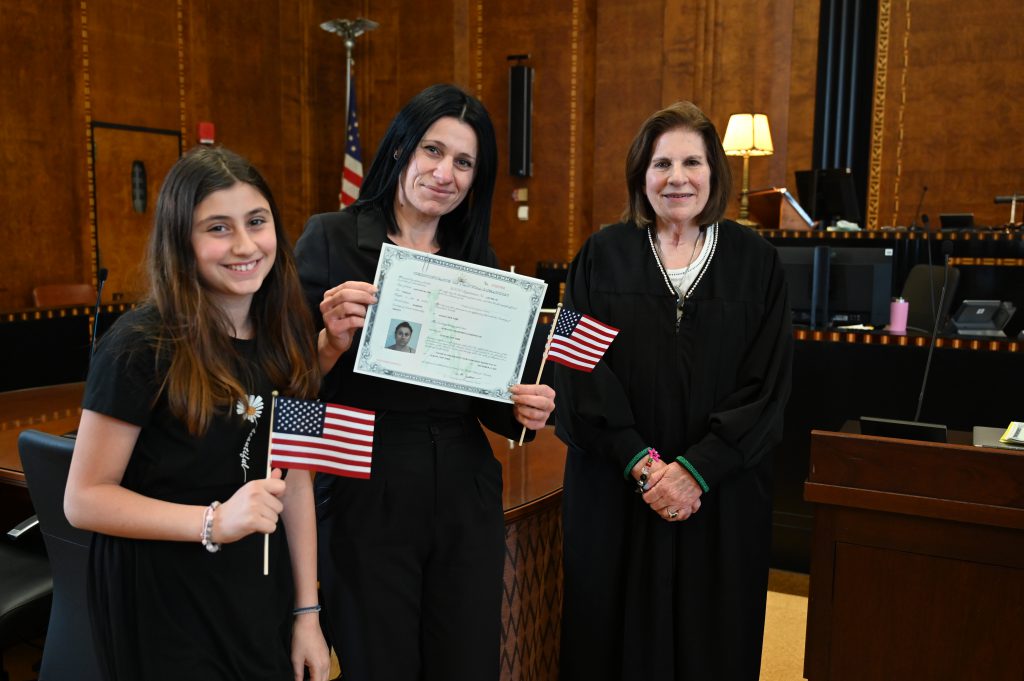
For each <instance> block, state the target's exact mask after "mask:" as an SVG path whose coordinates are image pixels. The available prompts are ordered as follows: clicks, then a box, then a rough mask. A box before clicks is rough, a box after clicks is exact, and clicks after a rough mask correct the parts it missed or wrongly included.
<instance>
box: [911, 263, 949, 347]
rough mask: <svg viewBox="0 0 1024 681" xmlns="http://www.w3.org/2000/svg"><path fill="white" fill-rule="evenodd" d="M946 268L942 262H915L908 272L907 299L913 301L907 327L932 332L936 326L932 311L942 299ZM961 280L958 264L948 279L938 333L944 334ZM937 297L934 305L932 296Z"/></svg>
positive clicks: (939, 311)
mask: <svg viewBox="0 0 1024 681" xmlns="http://www.w3.org/2000/svg"><path fill="white" fill-rule="evenodd" d="M944 269H945V268H944V267H943V266H941V265H914V267H913V269H911V270H910V274H908V275H907V280H906V282H904V284H903V293H902V294H901V295H902V297H903V298H904V300H906V301H907V302H909V303H910V307H909V309H908V310H907V328H908V329H911V330H913V331H921V332H923V333H931V332H932V328H933V327H934V325H935V317H933V316H932V315H933V310H934V309H937V308H938V307H939V298H940V297H941V296H942V281H943V278H944V277H945V276H946V275H945V273H944V272H943V270H944ZM958 283H960V270H958V269H957V268H955V267H950V268H949V280H948V282H947V283H946V296H945V299H944V300H943V301H942V309H941V310H937V312H938V318H939V332H940V333H941V332H942V330H943V328H944V326H945V324H946V320H947V318H948V317H949V310H950V307H951V306H952V305H953V297H954V296H955V295H956V286H957V284H958ZM932 296H934V308H933V303H932V301H933V298H932Z"/></svg>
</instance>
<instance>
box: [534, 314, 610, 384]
mask: <svg viewBox="0 0 1024 681" xmlns="http://www.w3.org/2000/svg"><path fill="white" fill-rule="evenodd" d="M618 333H619V330H618V329H616V328H615V327H614V326H608V325H607V324H602V323H601V322H599V321H597V320H596V319H594V318H593V317H588V316H587V315H585V314H580V313H579V312H573V311H572V310H567V309H564V308H563V309H562V311H561V312H560V313H559V315H558V321H557V322H556V323H555V333H554V335H553V336H552V337H551V345H550V347H549V349H548V359H549V360H551V361H552V362H558V363H559V364H564V365H565V366H567V367H569V368H570V369H579V370H580V371H588V372H589V371H593V370H594V367H595V366H597V363H598V362H599V361H601V357H603V356H604V353H605V351H606V350H607V349H608V346H609V345H611V344H612V341H613V340H615V336H616V335H618Z"/></svg>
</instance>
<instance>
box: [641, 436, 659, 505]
mask: <svg viewBox="0 0 1024 681" xmlns="http://www.w3.org/2000/svg"><path fill="white" fill-rule="evenodd" d="M644 452H646V453H647V461H644V465H643V466H642V467H641V468H640V479H639V480H637V481H636V492H637V494H643V493H644V492H646V491H647V478H648V477H650V475H651V466H653V465H654V462H655V461H661V455H660V454H658V450H657V449H655V448H654V447H648V448H647V449H645V450H644Z"/></svg>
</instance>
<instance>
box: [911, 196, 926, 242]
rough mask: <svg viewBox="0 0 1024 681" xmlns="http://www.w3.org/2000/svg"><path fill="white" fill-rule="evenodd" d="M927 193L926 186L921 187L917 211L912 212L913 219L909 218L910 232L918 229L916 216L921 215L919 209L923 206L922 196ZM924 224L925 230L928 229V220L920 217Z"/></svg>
mask: <svg viewBox="0 0 1024 681" xmlns="http://www.w3.org/2000/svg"><path fill="white" fill-rule="evenodd" d="M927 193H928V185H922V187H921V198H920V199H918V200H917V210H915V211H914V217H912V218H910V229H911V231H913V230H915V229H918V226H917V216H918V215H921V207H922V206H924V195H925V194H927ZM921 217H922V218H923V221H924V223H925V229H927V228H928V218H926V217H925V216H923V215H921Z"/></svg>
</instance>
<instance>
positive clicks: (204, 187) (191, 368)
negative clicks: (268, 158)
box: [147, 147, 320, 435]
mask: <svg viewBox="0 0 1024 681" xmlns="http://www.w3.org/2000/svg"><path fill="white" fill-rule="evenodd" d="M239 182H241V183H245V184H248V185H250V186H252V187H253V188H254V189H256V191H258V192H259V193H260V194H262V195H263V198H265V199H266V200H267V203H268V204H269V205H270V213H271V215H272V216H273V219H274V232H275V234H276V236H277V253H276V257H275V260H274V265H273V267H272V268H271V270H270V273H269V274H268V275H267V278H266V279H265V280H264V281H263V284H262V286H260V288H259V290H258V291H257V292H256V293H255V294H254V295H253V298H252V306H251V308H250V311H249V314H250V320H251V322H252V328H253V333H254V338H255V344H256V345H255V347H256V364H257V365H258V366H259V368H260V369H261V370H262V371H263V372H264V373H265V374H266V375H267V376H268V378H269V379H270V380H271V382H272V383H273V384H274V386H276V387H277V388H278V389H279V390H280V391H281V392H282V394H285V395H291V396H295V397H304V398H312V397H315V396H316V394H317V391H318V389H319V387H320V375H319V368H318V365H317V360H316V350H315V345H314V342H313V338H314V332H313V324H312V319H311V317H310V313H309V309H308V307H307V305H306V302H305V298H304V296H303V294H302V287H301V285H300V283H299V276H298V272H297V270H296V267H295V258H294V256H293V255H292V249H291V245H290V244H289V242H288V237H287V235H286V234H285V231H284V227H283V225H282V222H281V217H280V214H279V213H278V210H277V204H276V203H275V202H274V197H273V195H272V194H271V193H270V188H269V187H268V186H267V183H266V182H265V181H264V180H263V177H262V176H261V175H260V174H259V172H258V171H257V170H256V168H254V167H253V165H252V164H251V163H249V162H248V161H247V160H245V159H244V158H242V157H241V156H239V155H238V154H235V153H234V152H231V151H229V150H227V149H225V148H223V147H196V148H194V149H192V150H191V151H189V152H188V153H187V154H185V155H184V156H183V157H181V159H179V160H178V162H177V163H175V165H174V166H173V167H172V168H171V170H170V172H169V173H168V174H167V178H166V179H165V180H164V184H163V186H162V187H161V189H160V195H159V197H158V198H157V203H156V216H155V220H154V228H153V232H152V234H151V235H150V239H149V253H148V263H147V264H148V272H149V286H150V291H149V300H148V303H149V304H151V305H152V306H153V307H155V308H156V311H157V313H158V317H159V323H158V328H157V329H156V330H155V332H154V331H152V330H151V333H150V335H151V338H152V342H153V344H154V345H155V348H156V361H157V366H158V367H166V376H165V379H164V385H163V393H164V394H165V395H166V398H167V402H168V405H169V407H170V409H171V412H172V413H173V414H174V415H175V416H176V417H178V418H179V419H181V420H182V421H183V422H184V423H185V424H186V425H187V426H188V429H189V431H190V432H191V433H193V434H195V435H201V434H203V433H204V432H206V429H207V428H208V427H209V424H210V420H211V418H212V417H213V415H214V413H215V412H216V411H217V410H219V409H230V408H231V406H232V405H234V404H235V403H236V401H238V400H240V399H242V400H244V399H245V398H246V396H247V394H248V393H247V390H246V389H245V388H244V387H243V380H242V377H241V376H240V374H242V375H244V374H246V373H247V371H246V367H245V362H244V361H242V360H241V358H240V357H239V356H238V353H237V352H236V350H235V348H234V346H233V345H232V342H231V333H230V331H231V326H230V323H229V322H228V320H227V318H226V317H225V315H224V314H223V313H222V312H221V310H220V308H218V307H217V305H215V304H214V303H213V302H212V300H211V298H210V295H209V293H208V292H207V290H206V289H205V288H204V286H203V285H202V283H201V281H200V278H199V270H198V266H197V264H196V256H195V250H194V248H193V246H192V219H193V214H194V211H195V208H196V206H197V205H199V203H200V202H202V201H203V199H205V198H206V197H207V196H209V195H210V194H212V193H213V192H216V191H219V190H221V189H228V188H230V187H233V186H234V185H236V184H238V183H239Z"/></svg>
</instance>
